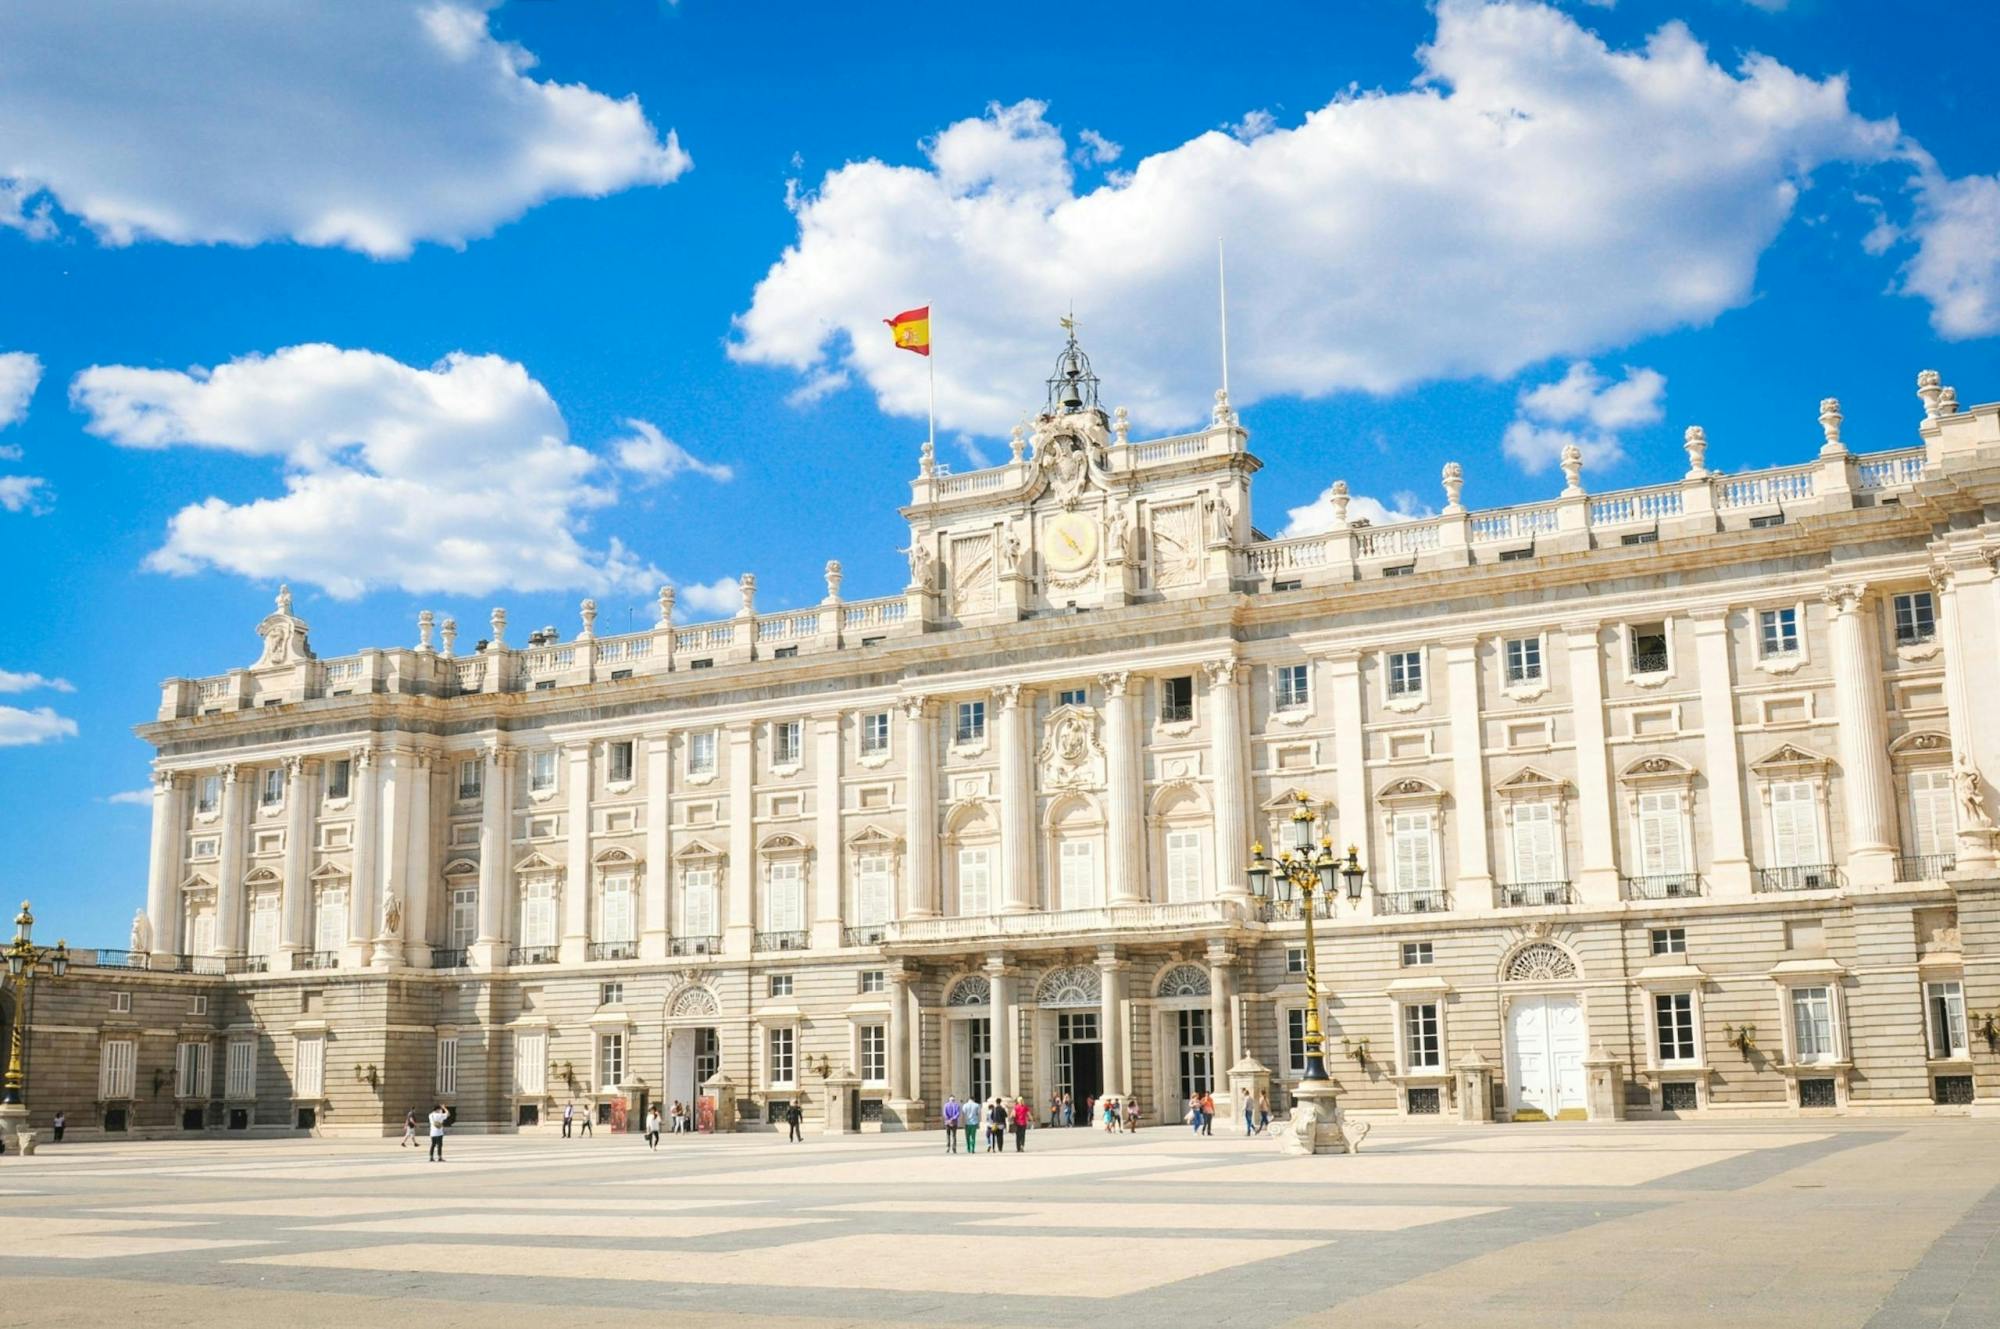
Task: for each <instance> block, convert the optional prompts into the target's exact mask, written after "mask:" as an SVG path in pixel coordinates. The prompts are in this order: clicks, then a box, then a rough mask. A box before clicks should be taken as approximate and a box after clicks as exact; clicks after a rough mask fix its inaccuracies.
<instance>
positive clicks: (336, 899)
mask: <svg viewBox="0 0 2000 1329" xmlns="http://www.w3.org/2000/svg"><path fill="white" fill-rule="evenodd" d="M314 904H315V905H316V906H317V907H316V908H315V909H314V910H313V949H314V950H316V951H338V950H339V949H340V948H341V947H343V946H345V945H346V944H347V892H346V890H345V889H333V890H323V891H321V892H320V893H319V898H318V899H317V900H315V901H314Z"/></svg>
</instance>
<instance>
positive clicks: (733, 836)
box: [722, 724, 757, 956]
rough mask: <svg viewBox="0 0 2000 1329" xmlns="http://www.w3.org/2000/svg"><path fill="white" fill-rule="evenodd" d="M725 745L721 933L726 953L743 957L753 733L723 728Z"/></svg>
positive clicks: (752, 857)
mask: <svg viewBox="0 0 2000 1329" xmlns="http://www.w3.org/2000/svg"><path fill="white" fill-rule="evenodd" d="M725 738H726V739H727V741H728V745H729V873H728V876H729V881H728V885H727V886H726V887H725V888H724V894H725V897H726V898H727V900H728V903H727V905H726V906H725V907H724V910H723V917H724V918H725V919H726V920H727V924H726V926H725V927H724V928H723V933H722V950H723V953H724V954H726V955H731V956H747V955H749V954H750V952H751V947H752V945H753V944H754V943H755V941H756V934H757V924H756V919H757V913H756V909H757V826H756V818H757V791H756V780H757V768H756V761H755V757H756V733H755V731H753V730H752V729H751V727H750V726H749V725H748V724H737V725H732V726H730V728H729V729H728V730H727V731H725Z"/></svg>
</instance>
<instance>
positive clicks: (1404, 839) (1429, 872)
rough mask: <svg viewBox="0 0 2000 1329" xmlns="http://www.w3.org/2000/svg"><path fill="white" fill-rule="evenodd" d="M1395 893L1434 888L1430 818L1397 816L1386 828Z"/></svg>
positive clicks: (1420, 814) (1411, 814)
mask: <svg viewBox="0 0 2000 1329" xmlns="http://www.w3.org/2000/svg"><path fill="white" fill-rule="evenodd" d="M1390 842H1391V846H1392V848H1393V850H1394V853H1395V859H1394V862H1395V883H1396V889H1397V890H1398V891H1429V890H1435V889H1436V888H1437V860H1436V857H1435V854H1434V853H1433V848H1432V843H1431V814H1430V813H1428V812H1398V813H1397V814H1396V815H1395V819H1394V820H1393V821H1392V822H1391V825H1390Z"/></svg>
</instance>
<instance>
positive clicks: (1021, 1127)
mask: <svg viewBox="0 0 2000 1329" xmlns="http://www.w3.org/2000/svg"><path fill="white" fill-rule="evenodd" d="M1034 1115H1035V1114H1034V1112H1033V1111H1032V1110H1031V1109H1030V1108H1029V1107H1028V1100H1027V1099H1025V1098H1017V1099H1015V1100H1014V1152H1015V1153H1017V1154H1020V1153H1026V1152H1027V1149H1028V1122H1029V1120H1030V1119H1031V1118H1033V1117H1034Z"/></svg>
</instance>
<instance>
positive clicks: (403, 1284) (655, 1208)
mask: <svg viewBox="0 0 2000 1329" xmlns="http://www.w3.org/2000/svg"><path fill="white" fill-rule="evenodd" d="M1029 1144H1030V1148H1029V1152H1027V1153H1026V1154H1016V1153H1013V1152H1009V1153H1007V1154H1005V1155H997V1156H989V1155H984V1154H976V1155H973V1156H971V1157H967V1156H965V1155H963V1154H957V1155H953V1154H947V1153H945V1152H944V1150H943V1137H942V1136H941V1135H940V1134H937V1133H930V1134H920V1135H913V1136H894V1135H884V1136H866V1137H860V1138H847V1139H813V1140H808V1141H807V1142H806V1143H804V1144H798V1145H791V1144H787V1143H785V1142H784V1141H782V1140H779V1139H776V1138H774V1137H772V1136H769V1135H738V1136H723V1137H714V1138H709V1137H682V1138H678V1139H676V1138H673V1137H668V1138H667V1139H666V1140H664V1141H663V1142H662V1147H661V1149H660V1150H659V1152H658V1153H656V1154H655V1153H649V1152H647V1151H646V1149H645V1148H644V1146H643V1144H642V1143H641V1142H640V1141H639V1140H638V1139H637V1138H636V1137H633V1136H621V1135H610V1134H605V1135H602V1136H599V1137H596V1138H593V1139H579V1140H574V1141H561V1140H553V1139H547V1138H539V1139H529V1138H521V1137H472V1138H463V1139H455V1140H452V1141H451V1142H450V1144H449V1145H448V1150H447V1152H448V1154H449V1160H448V1161H447V1162H446V1163H444V1164H443V1165H434V1164H429V1163H427V1162H425V1161H424V1157H423V1151H421V1150H406V1149H402V1148H400V1147H399V1146H398V1145H396V1144H395V1143H394V1142H393V1141H391V1142H387V1143H374V1142H369V1143H354V1142H331V1141H314V1140H287V1141H271V1142H229V1143H221V1142H200V1141H189V1142H163V1143H157V1144H116V1145H111V1144H97V1143H88V1144H77V1143H74V1142H72V1143H70V1144H67V1145H65V1146H61V1147H56V1146H50V1147H48V1148H46V1149H45V1150H44V1151H43V1152H41V1153H39V1154H37V1155H36V1156H34V1157H32V1158H26V1159H22V1158H17V1157H13V1156H9V1157H8V1158H7V1159H6V1160H5V1161H4V1163H3V1164H0V1280H4V1286H5V1287H6V1289H7V1295H6V1296H5V1297H4V1298H0V1325H36V1326H84V1325H88V1326H91V1329H101V1326H102V1325H103V1324H104V1323H106V1322H120V1323H128V1322H130V1323H145V1324H147V1325H149V1326H158V1325H180V1324H200V1325H203V1326H212V1327H215V1329H227V1327H229V1326H235V1325H251V1324H257V1325H268V1324H273V1323H279V1324H283V1325H285V1326H287V1329H311V1327H312V1326H318V1325H335V1324H339V1325H353V1324H356V1323H366V1324H369V1325H371V1326H395V1325H406V1324H407V1325H418V1324H421V1325H424V1326H428V1327H429V1329H450V1327H451V1326H457V1325H467V1326H471V1325H480V1326H508V1325H515V1324H522V1325H525V1324H530V1323H533V1324H538V1325H547V1324H548V1323H550V1322H551V1317H552V1316H553V1317H560V1319H562V1320H563V1321H565V1322H569V1323H577V1322H587V1323H591V1324H606V1325H622V1324H627V1323H631V1324H638V1323H641V1322H642V1318H641V1317H643V1322H644V1323H648V1324H655V1325H657V1324H669V1325H677V1324H687V1325H694V1324H698V1323H699V1324H707V1325H715V1324H728V1323H745V1324H757V1325H769V1326H792V1325H797V1326H808V1325H811V1326H824V1325H861V1324H868V1325H881V1324H924V1325H956V1324H966V1325H980V1326H1011V1325H1022V1326H1026V1325H1034V1326H1039V1327H1040V1329H1061V1327H1063V1326H1081V1325H1093V1326H1096V1325H1108V1324H1115V1325H1118V1326H1121V1327H1127V1329H1129V1327H1131V1326H1150V1325H1166V1324H1173V1325H1184V1324H1189V1323H1200V1324H1203V1325H1246V1326H1247V1325H1257V1326H1273V1325H1293V1324H1297V1325H1378V1324H1379V1325H1396V1326H1427V1325H1435V1326H1440V1329H1442V1327H1443V1326H1453V1327H1454V1329H1456V1327H1458V1326H1463V1325H1467V1324H1478V1325H1480V1326H1481V1327H1482V1329H1495V1327H1505V1326H1538V1327H1540V1326H1596V1325H1606V1324H1618V1325H1660V1326H1668V1325H1672V1326H1676V1329H1684V1327H1685V1326H1688V1325H1691V1324H1704V1323H1717V1324H1731V1325H1787V1326H1792V1325H1814V1326H1841V1325H1854V1326H1870V1329H1917V1327H1918V1326H1925V1327H1933V1326H1951V1327H1952V1329H1969V1327H1970V1326H1991V1325H1995V1324H2000V1121H1990V1120H1983V1119H1977V1120H1951V1121H1944V1120H1915V1119H1913V1120H1910V1121H1907V1122H1904V1121H1883V1120H1879V1119H1876V1120H1869V1121H1849V1120H1838V1119H1824V1120H1817V1121H1785V1122H1774V1123H1770V1124H1741V1123H1735V1124H1728V1125H1722V1124H1717V1125H1713V1126H1711V1125H1705V1124H1699V1123H1680V1124H1672V1125H1659V1124H1642V1123H1627V1124H1622V1125H1582V1124H1568V1123H1552V1124H1546V1125H1536V1126H1507V1127H1488V1128H1463V1127H1459V1128H1454V1127H1448V1126H1436V1127H1428V1128H1425V1127H1416V1126H1408V1125H1395V1124H1392V1125H1386V1126H1384V1127H1383V1128H1381V1129H1380V1130H1379V1131H1378V1132H1377V1134H1376V1137H1375V1138H1372V1139H1371V1140H1370V1148H1369V1149H1368V1151H1367V1152H1365V1153H1363V1154H1362V1155H1360V1156H1359V1157H1357V1158H1341V1157H1321V1158H1312V1159H1305V1160H1283V1159H1279V1158H1278V1157H1277V1156H1276V1155H1275V1153H1274V1152H1273V1146H1272V1144H1271V1142H1270V1141H1269V1140H1251V1141H1244V1140H1241V1139H1230V1138H1223V1137H1217V1138H1213V1139H1192V1138H1190V1137H1189V1136H1188V1135H1187V1134H1186V1133H1185V1132H1184V1131H1181V1130H1178V1129H1157V1130H1149V1131H1141V1132H1139V1133H1138V1134H1136V1135H1132V1136H1106V1135H1104V1134H1102V1133H1100V1132H1097V1131H1087V1130H1070V1131H1063V1130H1055V1131H1050V1130H1040V1131H1036V1132H1033V1133H1031V1135H1030V1137H1029Z"/></svg>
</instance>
